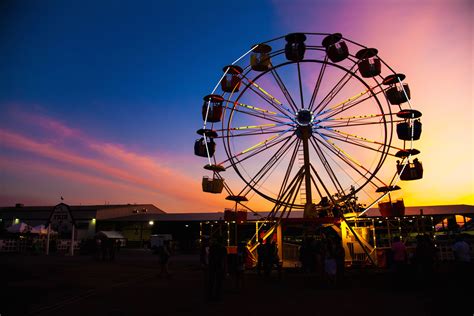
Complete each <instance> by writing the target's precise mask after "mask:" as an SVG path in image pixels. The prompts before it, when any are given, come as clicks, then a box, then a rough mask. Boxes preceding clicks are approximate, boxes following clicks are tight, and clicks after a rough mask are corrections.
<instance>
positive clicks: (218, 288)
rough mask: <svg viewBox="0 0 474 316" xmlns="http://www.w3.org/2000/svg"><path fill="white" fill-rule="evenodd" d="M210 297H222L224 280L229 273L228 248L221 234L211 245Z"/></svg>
mask: <svg viewBox="0 0 474 316" xmlns="http://www.w3.org/2000/svg"><path fill="white" fill-rule="evenodd" d="M208 271H209V278H208V280H209V282H208V289H207V290H208V291H207V293H208V299H209V300H221V299H222V282H223V280H224V277H225V275H226V273H227V249H226V247H225V246H224V241H223V238H222V237H221V236H219V237H217V238H216V239H214V240H212V241H211V245H210V247H209V269H208Z"/></svg>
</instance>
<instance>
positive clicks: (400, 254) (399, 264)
mask: <svg viewBox="0 0 474 316" xmlns="http://www.w3.org/2000/svg"><path fill="white" fill-rule="evenodd" d="M391 250H392V271H393V277H394V283H395V285H397V286H401V285H402V284H403V283H404V280H405V279H406V273H407V269H406V266H407V262H408V252H407V248H406V246H405V244H404V243H403V242H402V241H401V240H400V237H399V236H395V237H394V238H393V242H392V247H391Z"/></svg>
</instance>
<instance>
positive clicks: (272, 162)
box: [237, 139, 296, 194]
mask: <svg viewBox="0 0 474 316" xmlns="http://www.w3.org/2000/svg"><path fill="white" fill-rule="evenodd" d="M295 141H296V140H293V141H292V142H290V139H288V140H287V141H286V142H285V143H284V144H283V145H282V146H281V147H280V148H278V150H277V151H276V152H275V153H274V154H273V155H272V157H271V158H270V159H269V160H268V161H267V162H266V163H265V164H264V165H263V167H262V168H260V170H259V171H258V172H256V174H255V176H254V177H252V178H251V180H250V181H249V182H248V183H247V185H246V186H245V187H244V188H243V189H242V191H241V192H240V194H242V192H244V191H245V190H246V189H247V188H248V189H252V188H253V187H255V186H257V185H258V183H259V182H260V181H262V180H263V179H264V178H265V176H266V175H269V174H271V170H272V169H273V168H274V167H275V166H276V165H277V162H278V161H279V160H280V159H281V158H282V157H283V156H285V155H286V153H287V152H288V150H289V149H290V148H291V146H292V145H293V143H294V142H295ZM242 161H243V160H239V161H238V162H237V163H241V162H242ZM264 181H265V180H264Z"/></svg>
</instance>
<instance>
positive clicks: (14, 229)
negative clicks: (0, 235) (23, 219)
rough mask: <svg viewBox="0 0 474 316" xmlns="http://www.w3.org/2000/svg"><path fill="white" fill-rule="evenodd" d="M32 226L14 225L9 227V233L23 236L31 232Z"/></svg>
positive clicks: (24, 224)
mask: <svg viewBox="0 0 474 316" xmlns="http://www.w3.org/2000/svg"><path fill="white" fill-rule="evenodd" d="M31 228H32V227H31V226H30V225H28V224H26V223H19V224H13V225H12V226H10V227H7V231H8V232H9V233H14V234H22V233H27V232H30V231H31Z"/></svg>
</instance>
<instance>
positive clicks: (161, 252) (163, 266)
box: [158, 240, 171, 278]
mask: <svg viewBox="0 0 474 316" xmlns="http://www.w3.org/2000/svg"><path fill="white" fill-rule="evenodd" d="M170 257H171V248H170V241H169V240H165V241H163V244H162V245H160V246H158V260H159V264H160V276H161V277H163V276H164V277H167V278H169V277H170V276H171V274H170V272H169V270H168V262H169V259H170Z"/></svg>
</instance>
